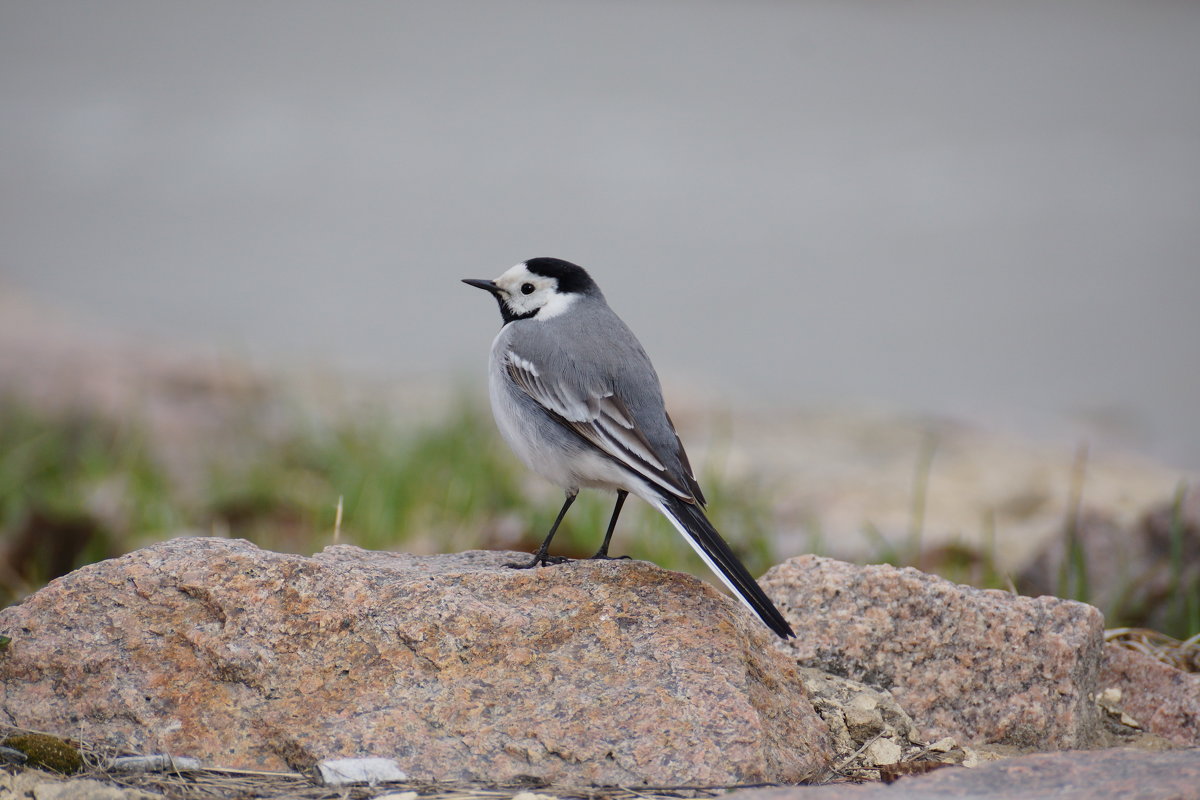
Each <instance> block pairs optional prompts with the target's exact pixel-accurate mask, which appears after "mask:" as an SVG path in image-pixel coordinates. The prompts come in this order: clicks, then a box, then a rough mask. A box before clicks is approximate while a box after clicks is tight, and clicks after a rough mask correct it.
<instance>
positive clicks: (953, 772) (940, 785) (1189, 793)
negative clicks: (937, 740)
mask: <svg viewBox="0 0 1200 800" xmlns="http://www.w3.org/2000/svg"><path fill="white" fill-rule="evenodd" d="M952 798H961V799H962V800H1108V799H1109V798H1111V800H1200V750H1177V751H1173V752H1157V753H1155V752H1145V751H1141V750H1129V749H1113V750H1093V751H1090V752H1078V751H1075V752H1061V753H1034V754H1033V755H1027V756H1021V757H1019V758H1006V759H1004V760H1002V761H993V762H991V763H989V764H983V765H981V766H978V767H974V768H972V769H963V768H962V767H943V768H941V769H938V770H935V771H934V772H930V773H927V774H925V775H913V776H910V777H905V778H900V779H899V780H898V781H896V782H895V783H893V784H890V785H885V784H879V783H873V784H845V783H843V784H834V785H829V786H796V787H788V788H780V789H745V790H742V791H739V792H733V793H732V794H727V795H725V796H724V800H951V799H952Z"/></svg>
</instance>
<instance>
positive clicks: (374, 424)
mask: <svg viewBox="0 0 1200 800" xmlns="http://www.w3.org/2000/svg"><path fill="white" fill-rule="evenodd" d="M0 420H2V421H3V424H2V425H0V553H2V555H3V559H2V561H0V603H2V604H8V603H11V602H14V601H16V600H18V599H20V598H21V597H22V596H24V595H26V594H28V593H29V592H31V591H34V590H36V589H37V588H39V587H40V586H42V585H44V584H45V583H46V582H47V581H48V580H50V579H52V578H54V577H56V576H57V575H60V574H63V573H65V572H67V571H69V570H71V569H74V568H77V567H79V566H82V565H84V564H87V563H91V562H93V561H97V560H100V559H103V558H108V557H112V556H116V555H119V554H121V553H124V552H128V551H129V550H132V549H135V548H137V547H140V546H143V545H145V544H147V543H149V542H152V541H156V540H161V539H164V538H168V537H171V536H177V535H184V534H190V535H195V534H203V535H220V536H231V537H240V538H245V539H249V540H250V541H253V542H255V543H256V544H258V545H260V546H262V547H265V548H269V549H272V550H279V551H284V552H295V553H302V554H309V553H313V552H316V551H319V550H320V549H321V548H323V547H325V546H326V545H328V544H331V543H332V542H333V541H334V527H335V515H336V513H337V507H338V503H339V500H341V502H342V504H343V518H342V521H341V524H340V527H339V529H338V538H339V541H341V542H342V543H347V544H355V545H359V546H361V547H365V548H369V549H378V550H408V551H411V552H417V553H437V552H456V551H460V550H466V549H473V548H485V549H509V550H521V551H532V550H533V549H534V548H535V547H536V546H537V545H538V544H539V543H540V541H541V539H542V537H543V536H544V534H545V531H546V530H548V529H549V526H550V524H551V523H552V521H553V519H554V516H555V514H556V513H557V512H558V509H559V506H560V505H561V502H562V495H561V494H560V493H559V492H558V490H556V489H554V488H552V487H548V486H547V485H545V484H544V483H543V482H541V481H540V479H537V478H534V477H532V476H530V475H529V473H528V472H527V471H526V470H525V469H524V467H523V466H521V465H520V464H518V463H517V462H516V460H515V458H514V457H513V456H512V455H511V454H510V453H509V451H508V449H507V447H506V446H505V445H504V444H503V442H502V441H501V440H500V438H499V436H498V435H497V434H496V432H495V428H494V426H493V424H492V420H491V414H490V412H489V411H488V410H487V409H486V408H484V407H482V405H481V404H480V403H477V402H473V401H469V400H465V399H463V400H459V401H458V402H456V403H455V404H454V405H453V406H452V407H451V408H449V409H447V410H446V412H445V413H444V414H443V415H442V416H441V418H440V419H439V420H437V421H436V422H434V423H432V424H428V425H424V426H413V427H401V426H400V425H398V424H397V423H396V422H395V421H394V419H392V418H389V417H387V416H385V415H383V414H379V415H374V416H372V415H363V414H360V415H358V416H356V417H355V418H354V419H352V420H348V421H343V422H340V423H336V424H332V425H322V424H316V423H310V424H308V425H307V426H306V425H304V424H301V423H299V422H297V424H296V426H295V427H294V428H293V429H290V430H289V432H288V433H286V434H285V435H283V436H282V437H274V438H273V439H271V440H270V441H267V440H265V439H264V440H263V441H262V442H261V444H260V443H258V442H257V441H255V436H256V431H254V430H252V429H247V430H242V431H236V432H235V435H236V436H237V437H239V438H241V439H243V440H248V441H252V442H254V446H252V447H249V448H245V447H240V448H237V449H238V451H239V454H238V455H237V456H236V457H232V456H231V457H230V458H228V459H222V458H213V459H211V463H208V464H207V465H206V469H203V470H200V474H201V475H202V476H203V477H202V478H201V479H200V482H201V484H202V485H200V486H182V485H179V483H178V482H176V481H173V480H172V479H170V478H169V477H168V470H166V469H164V468H163V466H162V464H160V463H159V460H158V459H157V458H156V456H155V449H154V447H152V446H151V444H152V443H151V442H150V441H149V440H148V437H147V435H146V434H145V433H144V432H143V431H142V430H140V429H139V428H137V427H136V426H133V425H127V424H121V425H117V424H113V423H112V422H111V421H106V420H104V419H101V418H99V417H88V416H83V415H75V416H71V417H67V418H63V417H61V416H51V415H46V414H43V413H41V412H39V411H38V410H37V409H33V408H30V407H28V406H21V405H17V404H13V403H7V404H0ZM711 438H712V439H713V441H714V442H715V445H714V446H711V447H710V448H709V451H708V454H707V457H706V461H705V463H703V464H698V465H697V466H698V467H699V468H700V481H701V484H702V485H703V486H704V487H705V490H706V493H707V494H708V500H709V507H708V510H709V513H710V516H711V517H712V519H713V522H714V524H715V525H716V527H717V529H718V530H720V531H721V532H722V534H723V535H724V536H725V537H726V538H727V539H728V540H729V542H730V545H731V547H732V548H733V549H734V551H735V552H736V553H737V554H738V556H739V557H740V558H741V559H742V560H743V561H744V563H745V564H746V566H747V568H748V569H749V570H750V572H751V573H752V574H755V575H759V574H761V573H762V572H763V571H765V570H766V569H767V568H768V567H769V566H770V565H772V564H773V563H776V561H777V560H778V556H777V554H776V553H775V551H774V549H773V546H772V536H771V531H772V529H773V527H774V524H773V513H774V509H775V508H776V507H777V503H776V502H775V497H774V496H773V494H772V491H771V490H770V489H769V488H768V487H766V486H764V485H762V484H761V483H756V482H751V481H748V480H734V479H731V478H730V477H729V476H728V475H727V474H726V473H727V470H726V469H725V465H724V462H725V448H724V447H723V443H728V442H729V440H730V434H729V431H728V428H727V426H723V425H722V424H721V423H720V421H718V424H717V429H716V430H715V431H713V432H712V435H711ZM934 452H935V443H934V442H932V441H931V442H928V443H927V444H926V446H925V447H924V448H923V450H922V452H921V453H920V454H919V457H918V459H917V467H916V469H915V471H914V478H913V501H912V514H913V517H912V521H911V524H910V526H909V530H908V531H907V532H906V533H907V535H905V536H902V537H899V539H896V538H892V539H889V538H888V537H886V536H884V535H883V534H882V533H880V532H878V531H874V530H873V529H872V528H871V527H870V526H869V525H868V526H866V527H865V532H866V534H867V536H868V539H869V540H871V541H872V542H873V545H872V552H870V553H869V554H868V558H867V559H866V560H868V561H870V562H873V563H891V564H895V565H897V566H915V567H917V568H918V569H922V570H924V571H926V572H932V573H935V574H939V575H941V576H943V577H945V578H948V579H950V580H953V581H955V582H959V583H967V584H970V585H974V586H979V587H981V588H996V589H1007V590H1012V589H1013V588H1014V587H1013V582H1012V579H1011V578H1010V577H1009V576H1008V575H1006V574H1004V573H1003V572H1002V571H1001V570H1000V569H999V568H998V567H997V559H996V554H995V540H996V532H995V522H994V519H989V518H985V519H984V520H982V523H981V524H983V525H984V533H985V536H984V537H983V540H984V542H985V545H984V546H982V547H968V546H965V545H943V546H940V547H926V546H923V544H922V535H923V525H924V519H923V517H924V513H923V510H924V493H925V491H926V484H927V480H928V471H929V467H930V463H931V461H932V459H933V457H934ZM247 454H248V455H247ZM1084 457H1085V456H1081V458H1080V464H1081V465H1082V459H1083V458H1084ZM1079 472H1080V480H1082V466H1080V468H1079ZM1074 494H1075V490H1073V495H1074ZM1073 499H1074V500H1077V497H1075V498H1073ZM612 502H613V497H612V496H611V495H606V494H604V493H600V492H583V493H581V495H580V498H579V500H578V502H576V503H575V505H574V507H573V508H572V510H571V513H570V514H568V515H567V517H566V520H565V521H564V523H563V526H562V527H561V528H560V531H559V534H558V536H557V537H556V538H555V542H554V545H553V547H552V551H553V552H554V553H555V554H558V555H565V556H569V557H572V558H582V557H587V556H589V555H591V554H592V553H593V552H595V550H596V548H597V547H598V545H599V543H600V541H601V539H602V538H603V533H604V530H605V526H606V525H607V522H608V518H609V515H610V514H611V511H612ZM1182 502H1183V490H1182V488H1181V490H1180V493H1179V494H1178V495H1177V497H1176V500H1175V515H1174V519H1173V521H1172V525H1171V529H1170V531H1171V541H1172V546H1173V551H1172V557H1173V563H1175V564H1176V565H1177V567H1176V568H1175V569H1174V571H1173V572H1172V583H1171V587H1170V596H1169V597H1168V598H1166V600H1165V601H1163V602H1164V605H1165V608H1166V609H1167V611H1168V614H1167V616H1166V617H1165V619H1166V620H1167V622H1166V624H1165V625H1163V626H1162V627H1163V632H1164V633H1167V634H1170V635H1172V636H1176V637H1178V638H1180V639H1184V638H1187V637H1188V636H1191V635H1192V634H1195V633H1196V632H1197V631H1200V585H1197V584H1200V580H1196V579H1194V578H1193V577H1189V576H1191V575H1194V573H1189V572H1185V571H1184V570H1183V569H1182V567H1181V566H1178V565H1181V564H1182V562H1183V560H1184V559H1183V558H1182V555H1183V536H1184V530H1183V528H1184V523H1183V520H1182V512H1181V507H1182ZM1077 506H1078V503H1077V502H1073V505H1072V508H1073V510H1072V512H1071V514H1070V516H1069V518H1068V519H1067V520H1065V521H1064V526H1065V528H1064V530H1065V532H1066V535H1067V539H1068V548H1069V551H1068V552H1069V559H1068V563H1067V564H1066V566H1065V567H1064V569H1063V570H1062V571H1061V573H1060V578H1059V585H1058V586H1057V587H1056V590H1055V593H1056V594H1058V596H1061V597H1069V598H1073V599H1081V600H1086V599H1087V597H1086V595H1088V594H1089V589H1088V587H1089V574H1088V560H1087V554H1086V552H1085V551H1084V549H1083V548H1082V547H1079V546H1077V545H1078V540H1077V537H1075V536H1072V535H1071V534H1072V531H1073V526H1077V524H1078V509H1077ZM818 522H819V521H818V520H814V525H817V523H818ZM989 526H990V527H989ZM813 529H814V530H817V531H818V532H817V533H815V534H814V535H813V536H812V540H811V542H810V543H809V545H810V548H811V550H812V552H815V553H817V554H821V551H822V550H823V547H824V545H823V536H822V535H821V534H820V532H819V526H817V527H814V528H813ZM1072 544H1075V545H1076V546H1074V547H1072V546H1071V545H1072ZM611 552H612V553H613V554H614V555H629V556H632V557H633V558H637V559H644V560H648V561H652V562H654V563H657V564H659V565H661V566H663V567H667V568H670V569H680V570H685V571H688V572H692V573H694V574H696V575H699V576H700V577H702V578H704V579H705V580H708V581H709V582H710V583H713V584H714V585H716V581H715V580H714V579H713V578H712V576H711V575H709V574H708V571H707V569H706V568H705V567H704V565H703V563H702V562H701V560H700V559H699V557H698V556H696V554H695V553H694V552H693V551H692V549H691V548H690V547H689V546H688V545H687V543H686V542H685V541H684V540H683V539H682V537H680V536H678V535H677V534H676V533H675V531H674V529H673V528H672V527H671V526H670V524H669V523H667V522H666V520H665V519H663V518H662V517H661V516H660V515H658V514H657V513H655V512H653V511H652V510H651V509H650V508H649V507H648V506H646V505H645V504H644V503H641V502H640V501H637V500H634V499H631V501H630V502H629V503H628V504H626V507H625V511H624V512H623V514H622V517H621V523H620V525H618V528H617V534H616V536H615V538H614V541H613V546H612V550H611ZM1081 595H1082V596H1081ZM1132 598H1133V595H1132V594H1130V595H1129V597H1127V598H1125V599H1123V600H1121V601H1119V602H1117V603H1116V604H1115V606H1114V607H1110V608H1104V609H1102V610H1103V611H1104V612H1105V614H1106V617H1107V620H1108V624H1109V626H1128V625H1138V624H1140V621H1141V618H1140V617H1139V615H1140V614H1143V613H1144V611H1145V609H1142V608H1140V607H1139V606H1138V605H1137V603H1136V601H1135V600H1134V599H1132Z"/></svg>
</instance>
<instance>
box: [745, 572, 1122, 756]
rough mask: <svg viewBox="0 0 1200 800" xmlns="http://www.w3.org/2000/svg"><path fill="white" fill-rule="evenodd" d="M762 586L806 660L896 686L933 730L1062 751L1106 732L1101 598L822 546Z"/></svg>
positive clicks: (929, 734) (931, 735)
mask: <svg viewBox="0 0 1200 800" xmlns="http://www.w3.org/2000/svg"><path fill="white" fill-rule="evenodd" d="M762 585H763V588H764V589H765V590H766V592H767V593H768V594H769V595H770V596H771V597H772V599H774V600H775V602H776V604H777V605H779V607H780V610H781V611H783V613H784V615H785V616H787V618H788V620H789V621H790V622H791V624H792V626H793V627H794V628H795V630H796V638H795V639H793V640H791V641H790V642H789V643H788V645H787V647H789V648H790V650H791V652H792V653H793V654H794V655H795V656H796V658H797V659H798V661H799V663H800V664H801V665H802V666H806V667H814V668H816V669H820V670H824V671H826V672H830V673H833V674H836V675H844V676H846V677H849V678H853V679H854V680H858V681H862V682H864V683H867V684H871V685H875V686H879V687H881V688H883V689H887V690H889V691H890V692H891V693H892V695H893V696H894V697H895V699H896V701H897V702H898V703H899V704H900V706H901V707H902V708H903V709H904V710H905V711H907V712H908V713H909V714H910V715H911V716H912V718H913V719H914V720H916V722H917V724H918V725H919V726H920V733H921V735H922V736H923V737H924V738H926V739H927V740H930V741H932V740H935V739H939V738H941V737H943V736H953V737H955V738H956V739H958V740H959V741H966V742H976V743H1000V744H1008V745H1014V746H1017V747H1023V748H1034V749H1058V748H1070V747H1082V746H1088V745H1090V744H1092V743H1093V742H1094V741H1096V739H1097V737H1098V735H1099V715H1098V712H1097V710H1096V707H1095V703H1094V692H1095V690H1096V678H1097V674H1098V671H1099V666H1100V656H1101V651H1102V647H1103V643H1104V639H1103V636H1104V630H1103V629H1104V624H1103V617H1102V616H1101V615H1100V612H1099V611H1097V610H1096V609H1095V608H1092V607H1091V606H1088V605H1084V604H1082V603H1075V602H1071V601H1067V600H1059V599H1057V598H1052V597H1039V598H1030V597H1018V596H1015V595H1012V594H1010V593H1008V592H1000V591H982V590H979V589H973V588H971V587H969V586H960V585H958V584H954V583H951V582H949V581H946V580H943V579H941V578H938V577H935V576H933V575H927V574H925V573H922V572H919V571H917V570H915V569H912V568H905V569H897V568H895V567H891V566H865V567H864V566H856V565H853V564H847V563H844V562H841V561H835V560H833V559H828V558H819V557H816V556H800V557H797V558H793V559H790V560H789V561H787V562H785V563H783V564H780V565H778V566H776V567H774V568H772V569H771V570H770V571H769V572H768V573H767V574H766V575H765V576H764V577H763V579H762Z"/></svg>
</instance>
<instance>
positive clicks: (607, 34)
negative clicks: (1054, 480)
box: [0, 0, 1200, 468]
mask: <svg viewBox="0 0 1200 800" xmlns="http://www.w3.org/2000/svg"><path fill="white" fill-rule="evenodd" d="M0 240H2V242H3V246H2V247H0V286H2V285H8V286H12V287H16V288H18V289H20V290H23V291H25V292H28V293H31V294H33V295H34V296H35V297H38V298H41V299H46V300H48V301H51V302H53V303H54V304H57V305H60V306H63V307H66V308H68V309H71V310H73V311H75V312H77V313H79V314H81V315H84V316H86V317H87V318H89V319H94V320H97V321H98V322H101V323H104V324H106V325H112V326H117V327H120V328H121V329H123V330H127V331H130V332H133V333H134V334H137V335H141V336H146V337H149V338H153V339H155V340H165V341H180V342H190V343H202V344H206V345H207V344H212V345H216V346H220V347H227V348H232V349H233V350H235V351H238V352H241V353H244V354H246V355H248V356H251V357H253V358H260V359H265V360H274V361H284V362H288V363H324V364H330V365H335V366H338V367H342V368H346V369H351V370H368V371H371V372H376V373H381V374H385V375H391V376H397V377H403V378H414V377H415V378H427V379H430V380H439V381H440V380H454V379H457V378H459V377H460V376H464V375H471V376H478V377H480V378H481V376H482V367H483V361H484V358H485V355H486V351H487V348H488V345H489V343H490V341H491V338H492V336H493V334H494V332H495V329H496V327H497V324H498V321H499V320H498V316H497V314H496V311H495V309H494V307H493V306H492V303H491V301H490V300H489V299H488V298H486V297H484V296H482V295H480V294H479V293H477V292H475V291H474V290H472V289H469V288H467V287H465V286H463V285H462V284H460V283H458V279H459V278H462V277H493V276H495V275H497V274H499V273H500V272H501V271H502V270H504V269H505V268H507V267H509V266H510V265H512V264H514V263H516V262H517V261H520V260H523V259H524V258H527V257H531V256H535V255H554V256H559V257H563V258H567V259H570V260H573V261H576V262H578V263H581V264H583V265H584V266H586V267H588V268H589V269H590V270H591V271H592V272H593V274H594V276H595V277H596V278H597V279H598V281H599V282H600V284H601V286H602V287H603V288H604V290H605V292H606V294H607V295H608V298H609V300H610V302H611V304H612V305H613V306H614V307H615V308H616V309H617V310H618V312H620V313H621V314H622V315H623V316H624V317H625V319H626V320H627V321H628V322H629V323H630V325H631V326H632V327H633V328H634V330H635V331H637V333H638V334H639V336H640V338H641V339H642V341H643V343H644V344H645V345H646V347H647V349H648V350H649V352H650V353H651V355H652V356H653V357H654V359H655V361H656V363H657V364H658V366H659V369H660V372H661V373H663V374H664V376H668V377H672V378H680V379H681V384H680V385H686V386H690V387H694V388H693V390H694V391H699V392H703V393H705V395H706V396H708V397H710V398H711V399H712V400H713V401H714V402H721V403H729V404H732V405H735V406H736V405H738V404H742V405H745V406H747V407H749V406H756V407H764V406H774V407H779V408H806V407H814V406H830V405H839V404H847V405H855V404H863V405H867V406H874V407H886V408H893V409H896V410H899V411H902V412H905V413H919V414H925V413H930V414H949V415H954V416H957V417H960V418H963V419H966V420H970V421H974V422H978V423H981V424H986V425H998V426H1002V427H1003V426H1011V427H1012V428H1014V429H1017V430H1022V431H1026V432H1033V433H1036V434H1047V435H1061V434H1062V433H1063V432H1064V431H1067V432H1069V433H1068V435H1069V436H1076V435H1080V436H1082V435H1087V436H1094V437H1098V438H1099V439H1102V440H1106V441H1116V442H1119V443H1122V444H1125V445H1128V446H1131V447H1134V448H1136V449H1139V450H1141V451H1143V452H1146V453H1150V454H1153V455H1155V456H1158V457H1161V458H1165V459H1167V460H1169V461H1171V462H1172V463H1175V464H1177V465H1179V466H1182V467H1190V468H1197V467H1200V424H1198V423H1197V416H1198V413H1197V410H1198V409H1200V363H1198V362H1200V359H1198V358H1197V346H1198V343H1200V256H1198V255H1197V253H1198V252H1200V4H1197V3H1192V2H1175V1H1168V0H1140V1H1139V2H1111V1H1109V0H1097V1H1095V2H1091V1H1088V2H1083V1H1081V0H1065V1H1064V2H1029V3H1026V2H1008V1H1007V0H1005V1H1004V2H1000V1H998V0H985V1H983V2H976V3H962V2H937V1H936V0H912V1H911V2H903V1H896V2H867V1H866V0H848V1H846V2H816V1H814V0H805V1H803V2H799V1H798V2H766V1H765V0H749V1H743V2H696V1H694V0H688V1H687V2H684V0H639V1H638V2H629V1H623V0H604V1H603V2H601V1H599V0H593V1H592V2H584V1H582V0H580V1H577V2H540V1H539V0H517V1H515V2H462V1H461V0H452V1H442V2H430V3H416V2H386V3H385V2H349V3H311V2H293V1H291V0H289V1H288V2H272V1H263V2H251V3H247V2H205V3H162V2H129V1H128V0H110V2H105V3H90V2H57V1H54V0H48V1H45V2H17V1H16V0H4V2H2V3H0Z"/></svg>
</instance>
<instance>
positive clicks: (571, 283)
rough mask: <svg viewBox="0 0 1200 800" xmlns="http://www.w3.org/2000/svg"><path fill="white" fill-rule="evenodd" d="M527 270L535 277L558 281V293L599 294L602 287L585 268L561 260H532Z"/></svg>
mask: <svg viewBox="0 0 1200 800" xmlns="http://www.w3.org/2000/svg"><path fill="white" fill-rule="evenodd" d="M525 268H526V269H528V270H529V271H530V272H532V273H533V274H534V275H543V276H545V277H547V278H554V279H555V280H556V281H558V291H560V292H564V293H568V294H599V292H600V287H599V286H597V285H596V282H595V281H594V280H592V276H591V275H588V274H587V270H585V269H584V268H583V267H581V266H579V265H577V264H572V263H571V262H570V261H563V260H562V259H561V258H544V257H543V258H531V259H529V260H528V261H526V262H525Z"/></svg>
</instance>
